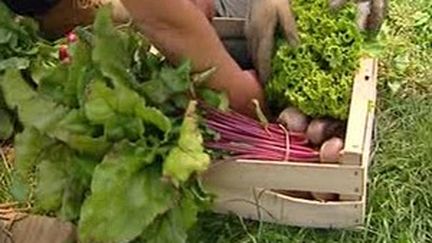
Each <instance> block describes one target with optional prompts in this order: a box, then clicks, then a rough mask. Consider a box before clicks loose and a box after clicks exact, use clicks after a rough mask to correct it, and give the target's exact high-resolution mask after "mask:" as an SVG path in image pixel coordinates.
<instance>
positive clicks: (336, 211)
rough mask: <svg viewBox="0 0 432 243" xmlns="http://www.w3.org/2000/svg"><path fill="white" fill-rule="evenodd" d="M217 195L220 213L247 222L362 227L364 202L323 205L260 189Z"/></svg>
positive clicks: (222, 190)
mask: <svg viewBox="0 0 432 243" xmlns="http://www.w3.org/2000/svg"><path fill="white" fill-rule="evenodd" d="M216 193H217V194H218V195H219V197H218V198H217V201H216V203H215V204H216V206H215V211H216V212H219V213H228V212H234V213H236V214H237V215H239V216H241V217H243V218H248V219H254V220H260V221H265V222H272V223H277V224H284V225H295V226H305V227H316V228H350V227H357V226H360V225H361V223H362V221H361V206H362V205H361V202H327V203H321V202H316V201H310V200H304V199H296V198H292V197H289V196H284V195H281V194H278V193H274V192H270V191H263V190H260V189H249V190H236V189H234V188H221V187H219V188H218V189H217V191H216Z"/></svg>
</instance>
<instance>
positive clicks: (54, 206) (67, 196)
mask: <svg viewBox="0 0 432 243" xmlns="http://www.w3.org/2000/svg"><path fill="white" fill-rule="evenodd" d="M94 167H95V162H94V161H93V160H89V159H86V158H83V157H79V156H77V155H76V154H75V153H74V152H73V151H72V150H71V149H69V148H68V147H66V146H64V145H62V144H57V145H54V146H52V147H50V148H48V149H47V150H46V151H45V153H44V156H43V157H42V158H41V162H40V164H39V165H38V166H37V174H36V178H37V187H36V190H35V199H36V204H35V207H36V210H37V211H42V212H52V211H54V212H57V215H58V216H59V217H61V218H63V219H65V220H74V219H77V218H78V216H79V214H80V209H81V204H82V202H83V200H84V196H85V193H86V191H87V190H88V189H89V184H90V180H91V176H92V173H93V170H94Z"/></svg>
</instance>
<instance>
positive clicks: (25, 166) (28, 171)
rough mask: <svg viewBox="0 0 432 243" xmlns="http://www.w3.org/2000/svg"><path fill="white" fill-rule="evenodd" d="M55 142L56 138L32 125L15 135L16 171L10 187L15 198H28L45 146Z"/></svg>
mask: <svg viewBox="0 0 432 243" xmlns="http://www.w3.org/2000/svg"><path fill="white" fill-rule="evenodd" d="M53 143H54V140H52V139H50V138H48V137H46V136H44V135H42V134H41V133H40V132H39V131H38V130H36V129H34V128H32V127H27V128H25V129H24V131H23V132H21V133H19V134H17V135H16V136H15V143H14V145H15V151H16V155H15V162H14V166H15V171H14V176H13V177H12V178H13V180H12V185H11V188H10V191H11V194H12V195H13V196H14V198H15V200H17V201H20V202H24V201H26V200H28V198H29V193H30V184H31V182H30V181H29V178H31V176H32V174H33V170H34V168H35V167H36V166H37V165H38V164H39V162H40V160H39V159H40V156H41V154H42V153H43V150H44V148H45V147H47V146H50V145H52V144H53Z"/></svg>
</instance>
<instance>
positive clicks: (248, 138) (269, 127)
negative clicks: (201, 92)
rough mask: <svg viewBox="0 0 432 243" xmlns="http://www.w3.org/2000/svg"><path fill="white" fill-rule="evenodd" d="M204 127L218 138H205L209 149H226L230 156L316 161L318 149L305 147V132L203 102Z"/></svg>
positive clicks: (317, 159)
mask: <svg viewBox="0 0 432 243" xmlns="http://www.w3.org/2000/svg"><path fill="white" fill-rule="evenodd" d="M202 107H203V109H204V111H205V117H204V118H205V123H206V125H207V127H208V128H209V129H211V130H213V131H215V132H217V133H218V139H216V140H207V141H206V142H205V146H206V147H207V148H209V149H214V150H220V151H224V152H228V153H229V154H230V155H231V157H232V158H233V159H256V160H270V161H292V162H319V152H318V151H316V150H315V149H313V148H310V147H308V146H307V145H308V141H307V139H306V137H305V136H304V134H302V133H296V132H290V131H288V130H287V129H286V128H285V127H284V126H283V125H281V124H272V123H266V124H262V123H261V122H259V121H256V120H253V119H251V118H249V117H246V116H244V115H241V114H240V113H237V112H233V111H228V112H223V111H220V110H217V109H215V108H212V107H208V106H205V105H202Z"/></svg>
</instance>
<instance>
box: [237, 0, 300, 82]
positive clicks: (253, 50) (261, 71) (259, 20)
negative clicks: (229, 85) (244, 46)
mask: <svg viewBox="0 0 432 243" xmlns="http://www.w3.org/2000/svg"><path fill="white" fill-rule="evenodd" d="M278 24H280V25H281V26H282V29H283V31H284V34H285V37H286V39H287V40H288V43H289V44H291V45H292V46H296V45H298V44H299V42H300V41H299V37H298V34H297V27H296V24H295V19H294V15H293V13H292V11H291V4H290V1H289V0H251V1H250V3H249V9H248V14H247V16H246V25H245V35H246V39H247V42H248V50H249V54H250V55H251V58H252V62H253V64H254V66H255V69H256V70H257V72H258V76H259V80H260V82H261V83H265V82H267V80H268V78H269V76H270V73H271V58H272V54H273V47H274V34H275V29H276V27H277V26H278Z"/></svg>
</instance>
